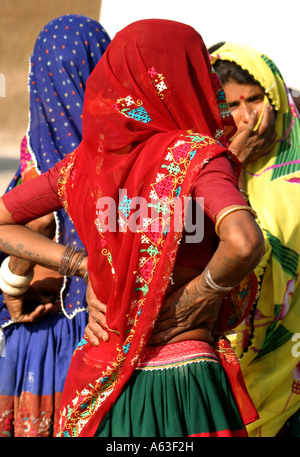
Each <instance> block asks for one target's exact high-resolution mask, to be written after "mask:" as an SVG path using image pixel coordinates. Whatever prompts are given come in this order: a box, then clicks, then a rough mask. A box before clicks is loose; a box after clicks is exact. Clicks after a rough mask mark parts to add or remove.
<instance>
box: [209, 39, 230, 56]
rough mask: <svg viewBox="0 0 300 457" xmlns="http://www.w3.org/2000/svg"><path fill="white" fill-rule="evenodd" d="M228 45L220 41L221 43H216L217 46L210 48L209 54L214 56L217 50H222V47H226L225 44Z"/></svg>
mask: <svg viewBox="0 0 300 457" xmlns="http://www.w3.org/2000/svg"><path fill="white" fill-rule="evenodd" d="M225 43H226V41H220V42H219V43H216V44H213V45H212V46H210V47H209V48H208V52H209V53H210V54H212V53H213V52H215V51H216V50H217V49H219V48H221V47H222V46H224V44H225Z"/></svg>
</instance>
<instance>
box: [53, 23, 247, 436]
mask: <svg viewBox="0 0 300 457" xmlns="http://www.w3.org/2000/svg"><path fill="white" fill-rule="evenodd" d="M235 130H236V127H235V124H234V122H233V119H232V116H231V114H230V111H229V109H228V106H227V104H226V101H225V96H224V91H223V89H222V87H221V85H220V81H219V79H218V77H217V75H216V74H215V72H214V71H213V70H212V68H211V65H210V62H209V56H208V52H207V50H206V48H205V45H204V43H203V41H202V39H201V37H200V35H199V34H198V33H197V32H196V31H195V30H194V29H193V28H191V27H189V26H186V25H184V24H181V23H177V22H173V21H167V20H145V21H138V22H136V23H133V24H131V25H129V26H128V27H126V28H125V29H123V30H122V31H121V32H119V33H118V34H117V35H116V37H115V38H114V40H113V41H112V42H111V44H110V45H109V47H108V48H107V51H106V53H105V55H104V56H103V58H102V59H101V61H100V63H99V64H98V65H97V67H96V69H95V70H94V72H93V73H92V75H91V77H90V78H89V80H88V84H87V90H86V97H85V102H84V111H83V141H82V143H81V144H80V146H79V147H78V148H77V149H76V151H74V152H73V153H72V154H71V155H70V157H69V160H68V161H67V163H66V164H65V166H64V168H63V169H62V172H61V175H60V180H59V184H58V191H59V195H60V197H61V200H62V202H63V204H64V207H65V209H66V210H67V211H68V212H69V214H70V216H71V218H72V220H73V222H74V224H75V227H76V229H77V231H78V234H79V236H80V237H81V239H82V241H83V243H84V245H85V246H86V248H87V251H88V256H89V265H88V269H89V277H90V281H91V285H92V287H93V290H94V292H95V293H96V295H97V297H98V298H99V299H100V300H101V301H102V302H103V303H106V304H107V313H106V318H107V323H108V327H109V329H111V333H110V340H109V342H108V343H104V342H100V345H99V346H98V347H93V346H92V345H91V344H90V343H89V342H88V340H87V338H86V337H84V338H83V339H82V341H81V342H80V344H79V346H78V348H77V350H76V351H75V354H74V357H73V360H72V363H71V367H70V370H69V375H68V378H67V382H66V386H65V392H64V398H63V402H62V408H61V418H60V423H59V427H58V436H93V435H94V434H95V431H96V429H97V427H98V424H99V423H100V422H101V420H102V419H103V418H104V417H105V415H106V414H107V412H108V411H109V410H110V408H111V407H112V405H113V404H114V402H115V401H116V399H117V398H118V396H119V395H120V393H121V392H122V390H123V388H124V386H125V385H126V383H127V382H128V380H129V379H130V377H131V376H132V374H133V372H134V370H135V368H136V366H137V364H138V362H139V360H140V358H141V356H142V354H143V353H144V351H145V348H146V346H147V342H148V340H149V337H150V335H151V332H152V330H153V328H154V325H155V322H156V319H157V317H158V314H159V312H160V309H161V306H162V303H163V299H164V296H165V293H166V290H167V286H168V284H169V281H170V277H171V274H172V271H173V268H174V264H175V260H176V255H177V251H178V246H179V243H180V240H181V236H182V231H183V226H184V215H183V213H182V212H176V208H178V206H179V205H180V204H181V203H182V202H183V199H184V197H189V196H190V192H191V187H192V183H193V181H194V180H195V178H196V177H197V175H198V173H199V172H200V170H201V169H202V168H203V167H204V166H205V164H206V163H207V162H208V161H209V160H211V159H212V158H214V157H216V156H218V155H220V154H222V153H224V151H225V152H226V153H227V154H228V158H229V160H231V161H232V163H233V165H234V166H235V167H237V169H239V163H238V161H237V160H236V159H235V158H234V156H232V155H231V154H230V152H229V151H227V145H228V138H230V137H231V136H232V135H233V134H234V132H235ZM137 197H138V198H139V200H136V198H137ZM137 202H142V203H145V205H144V206H143V205H142V210H141V211H140V212H139V213H138V214H137V212H136V211H135V210H136V207H137V206H136V205H137ZM137 216H139V217H137ZM137 221H138V222H137ZM134 228H136V230H135V229H134ZM247 300H248V301H249V298H247ZM248 301H247V303H248ZM243 305H245V303H243ZM246 307H247V306H246ZM225 327H226V325H225ZM223 352H224V353H225V352H226V351H225V350H224V351H223Z"/></svg>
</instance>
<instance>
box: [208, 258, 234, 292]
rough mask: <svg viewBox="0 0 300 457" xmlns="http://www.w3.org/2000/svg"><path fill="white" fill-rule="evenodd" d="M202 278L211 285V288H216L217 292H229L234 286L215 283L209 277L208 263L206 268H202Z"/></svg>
mask: <svg viewBox="0 0 300 457" xmlns="http://www.w3.org/2000/svg"><path fill="white" fill-rule="evenodd" d="M204 278H205V281H206V284H207V285H209V287H211V288H212V289H214V290H217V291H218V292H230V291H231V290H232V289H233V288H234V286H219V285H218V284H216V283H215V281H214V280H213V279H212V277H211V274H210V271H209V264H207V265H206V268H205V270H204Z"/></svg>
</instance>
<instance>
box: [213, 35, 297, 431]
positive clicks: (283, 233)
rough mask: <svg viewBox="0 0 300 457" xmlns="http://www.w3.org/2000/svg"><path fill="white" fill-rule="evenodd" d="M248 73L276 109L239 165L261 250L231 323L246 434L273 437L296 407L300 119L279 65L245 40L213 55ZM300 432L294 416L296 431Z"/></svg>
mask: <svg viewBox="0 0 300 457" xmlns="http://www.w3.org/2000/svg"><path fill="white" fill-rule="evenodd" d="M216 59H222V60H230V61H234V62H235V63H236V64H238V65H239V66H240V67H242V68H243V69H244V70H245V69H246V70H248V72H249V73H250V74H251V75H252V76H253V77H254V78H255V80H256V81H258V82H259V83H260V85H261V86H262V87H263V88H264V90H265V93H266V95H267V97H268V99H269V101H270V102H271V104H272V105H273V107H274V109H275V110H276V112H277V117H276V132H277V138H276V143H275V145H274V147H273V148H272V149H271V150H269V151H268V152H267V153H265V154H263V155H262V156H261V157H260V158H259V159H258V160H256V161H255V162H253V163H251V164H249V165H248V167H247V169H246V183H247V193H248V194H249V202H250V204H251V206H252V207H253V208H254V209H255V210H256V211H257V214H258V219H259V223H260V225H261V228H262V230H263V233H264V238H265V246H266V248H265V254H264V257H263V259H262V261H261V263H260V264H259V266H258V267H257V269H256V275H257V277H258V280H259V285H260V293H259V297H258V298H257V300H256V302H255V304H254V305H253V308H252V312H251V313H250V315H249V317H248V318H247V319H246V320H245V321H244V322H243V323H242V324H241V325H240V326H239V327H238V328H237V334H236V342H235V350H236V353H237V355H238V356H239V357H240V360H241V367H242V371H243V374H244V377H245V381H246V385H247V387H248V390H249V393H250V396H251V397H252V400H253V401H254V404H255V406H256V408H257V410H258V413H259V416H260V419H259V420H258V421H256V422H254V423H253V424H250V425H249V427H248V433H249V435H250V436H263V437H265V436H268V437H270V436H276V435H278V433H279V432H280V430H281V429H282V427H283V426H284V425H285V424H286V422H287V421H288V420H289V419H290V418H291V417H292V416H293V415H294V414H295V413H296V412H297V411H298V410H299V408H300V343H299V341H300V281H299V254H300V119H299V113H298V111H297V109H296V107H295V105H294V103H293V100H292V97H291V95H290V93H289V91H288V90H287V88H286V86H285V83H284V80H283V78H282V75H281V74H280V72H279V70H278V68H277V67H276V65H275V64H274V63H273V61H272V60H271V59H269V58H268V57H267V56H266V55H263V54H261V53H259V52H257V51H255V50H254V49H252V48H250V47H248V46H245V45H236V44H233V43H225V44H224V45H223V46H222V47H221V48H219V49H218V50H217V51H215V53H213V54H212V63H214V62H215V61H216ZM296 435H297V436H300V422H299V421H298V432H297V431H296Z"/></svg>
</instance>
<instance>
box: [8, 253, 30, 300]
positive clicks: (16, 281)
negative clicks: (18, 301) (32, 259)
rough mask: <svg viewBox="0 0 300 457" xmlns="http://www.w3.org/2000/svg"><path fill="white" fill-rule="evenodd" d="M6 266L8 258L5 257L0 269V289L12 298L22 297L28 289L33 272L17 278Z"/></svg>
mask: <svg viewBox="0 0 300 457" xmlns="http://www.w3.org/2000/svg"><path fill="white" fill-rule="evenodd" d="M8 264H9V257H6V258H5V259H4V260H3V262H2V265H1V268H0V289H1V290H2V292H4V293H5V294H8V295H11V296H12V297H17V296H19V295H23V294H24V293H25V292H26V291H27V290H28V289H29V285H30V282H31V280H32V278H33V271H32V272H31V273H29V274H28V275H26V276H19V275H16V274H14V273H12V272H11V271H10V269H9V265H8Z"/></svg>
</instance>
